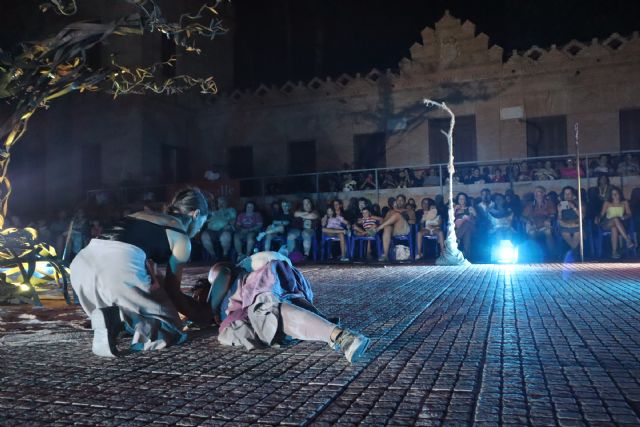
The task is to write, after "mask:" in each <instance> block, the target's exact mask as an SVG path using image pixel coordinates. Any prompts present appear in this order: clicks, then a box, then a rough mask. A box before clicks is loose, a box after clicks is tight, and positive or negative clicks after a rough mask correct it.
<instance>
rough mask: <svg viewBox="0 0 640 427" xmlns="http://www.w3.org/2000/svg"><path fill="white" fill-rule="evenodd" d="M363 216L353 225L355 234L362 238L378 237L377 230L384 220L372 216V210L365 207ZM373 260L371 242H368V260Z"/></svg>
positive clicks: (362, 211)
mask: <svg viewBox="0 0 640 427" xmlns="http://www.w3.org/2000/svg"><path fill="white" fill-rule="evenodd" d="M360 212H361V214H362V216H361V217H360V218H358V221H357V222H356V223H355V224H354V225H353V233H354V234H355V235H356V236H360V237H366V236H368V237H373V236H375V235H376V228H377V227H378V225H379V224H380V223H381V222H382V218H380V217H379V216H375V215H372V213H371V208H369V206H364V207H363V208H362V209H361V210H360ZM370 258H371V242H367V259H370Z"/></svg>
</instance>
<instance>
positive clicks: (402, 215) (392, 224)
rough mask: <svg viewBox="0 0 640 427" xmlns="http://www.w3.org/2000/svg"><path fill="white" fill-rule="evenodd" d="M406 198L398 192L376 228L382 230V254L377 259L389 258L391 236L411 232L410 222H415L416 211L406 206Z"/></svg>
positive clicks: (385, 259)
mask: <svg viewBox="0 0 640 427" xmlns="http://www.w3.org/2000/svg"><path fill="white" fill-rule="evenodd" d="M406 203H407V198H406V197H405V196H404V195H402V194H400V195H398V196H397V197H396V199H395V205H394V207H393V209H392V210H390V211H389V213H387V216H386V217H385V218H384V220H383V221H382V223H381V224H380V225H379V226H378V228H377V230H378V231H382V254H380V256H379V257H378V261H387V260H388V259H389V257H388V254H389V247H390V246H391V237H392V236H403V235H407V234H409V233H410V232H411V224H415V223H416V213H415V212H414V211H412V210H411V209H407V207H406Z"/></svg>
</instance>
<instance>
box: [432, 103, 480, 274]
mask: <svg viewBox="0 0 640 427" xmlns="http://www.w3.org/2000/svg"><path fill="white" fill-rule="evenodd" d="M423 102H424V105H425V106H427V107H431V106H436V107H438V108H440V109H442V110H444V111H446V112H447V113H448V114H449V116H450V117H451V121H450V122H449V131H448V132H445V131H441V132H442V134H443V135H444V136H445V137H446V138H447V144H448V145H449V164H448V165H447V170H448V172H449V211H448V217H449V218H448V221H447V224H448V225H447V237H446V239H445V242H444V251H443V252H442V253H441V254H440V256H439V257H438V259H436V264H437V265H469V261H467V259H466V258H465V257H464V254H463V253H462V252H461V251H460V249H458V237H457V236H456V225H455V211H454V208H453V174H454V172H455V168H454V166H453V128H454V126H455V124H456V117H455V116H454V115H453V112H452V111H451V109H449V107H447V105H446V104H445V103H444V102H436V101H432V100H430V99H425V100H424V101H423ZM429 143H432V141H429Z"/></svg>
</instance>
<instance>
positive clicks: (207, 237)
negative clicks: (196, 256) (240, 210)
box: [200, 196, 237, 259]
mask: <svg viewBox="0 0 640 427" xmlns="http://www.w3.org/2000/svg"><path fill="white" fill-rule="evenodd" d="M215 202H216V204H217V209H215V210H213V208H212V210H210V211H209V218H208V219H207V222H206V226H205V229H204V231H203V232H202V234H201V235H200V239H201V240H202V246H204V248H205V250H206V251H207V252H208V253H209V255H211V257H216V251H215V248H214V244H220V246H221V248H222V254H221V256H222V259H229V251H230V250H231V240H232V235H233V230H234V226H235V223H236V216H237V213H236V210H235V209H234V208H231V207H229V206H227V198H226V197H223V196H220V197H218V198H217V199H216V200H215ZM212 206H213V205H212Z"/></svg>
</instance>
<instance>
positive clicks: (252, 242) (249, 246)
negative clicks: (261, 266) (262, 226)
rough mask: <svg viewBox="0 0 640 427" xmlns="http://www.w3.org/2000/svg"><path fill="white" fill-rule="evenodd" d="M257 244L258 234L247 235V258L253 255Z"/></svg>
mask: <svg viewBox="0 0 640 427" xmlns="http://www.w3.org/2000/svg"><path fill="white" fill-rule="evenodd" d="M255 244H256V233H249V234H247V256H251V254H252V253H253V247H254V246H255Z"/></svg>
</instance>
